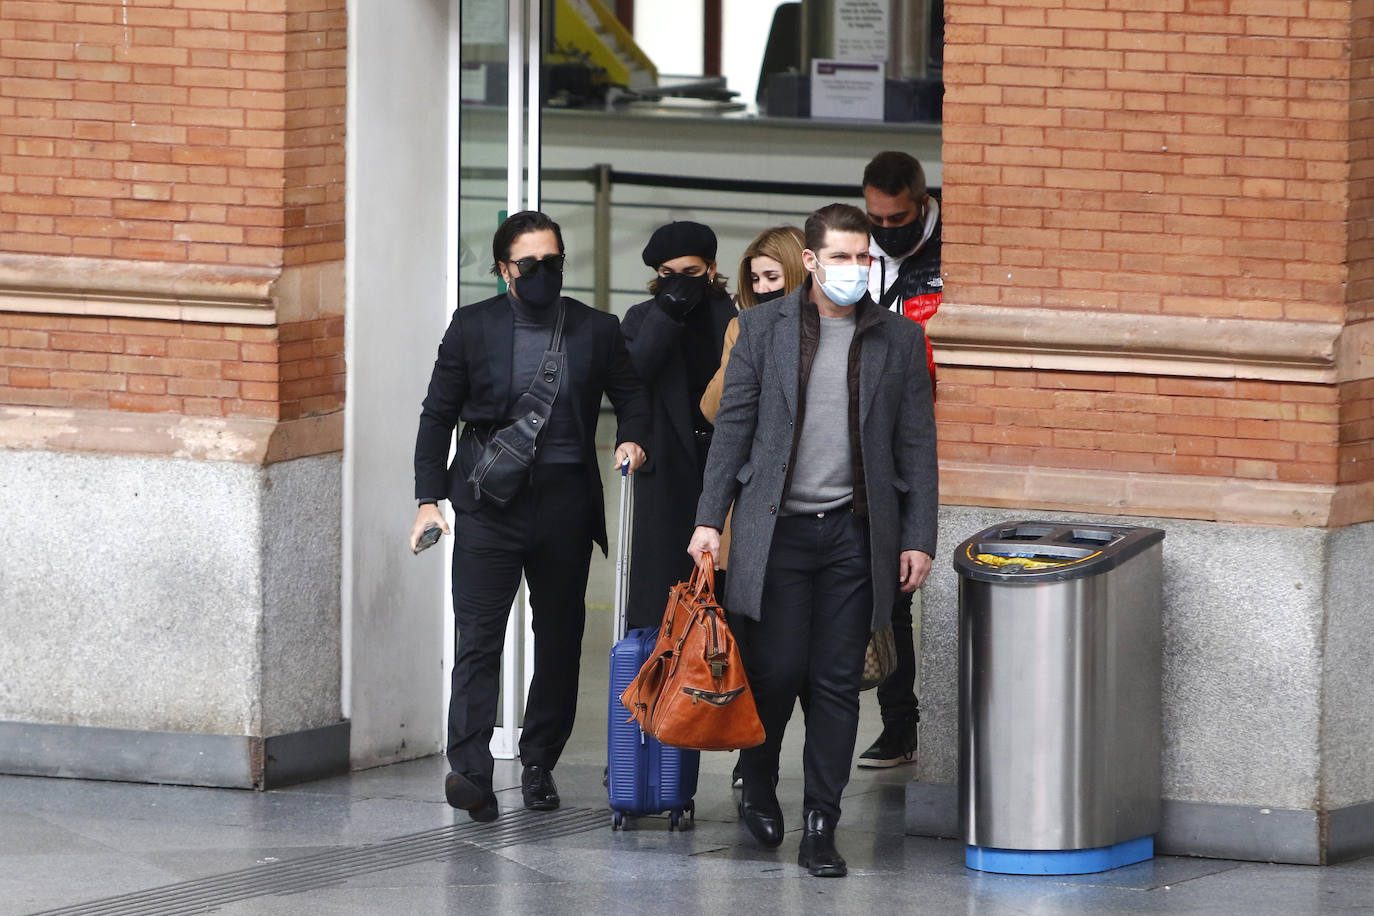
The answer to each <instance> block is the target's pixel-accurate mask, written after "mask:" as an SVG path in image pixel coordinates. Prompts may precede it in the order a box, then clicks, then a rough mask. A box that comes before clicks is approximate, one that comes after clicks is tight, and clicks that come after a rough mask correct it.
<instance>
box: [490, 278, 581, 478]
mask: <svg viewBox="0 0 1374 916" xmlns="http://www.w3.org/2000/svg"><path fill="white" fill-rule="evenodd" d="M506 299H507V300H508V301H509V302H510V306H511V310H512V311H513V312H514V313H515V335H514V341H513V347H514V349H513V352H512V354H511V384H510V392H511V406H512V407H513V406H514V405H515V402H516V401H517V400H519V398H520V395H522V394H524V393H525V392H526V391H528V390H529V387H530V382H532V381H533V380H534V374H535V373H536V372H538V371H539V364H540V360H541V359H542V358H543V356H544V353H545V351H547V350H548V348H549V344H550V343H551V342H552V341H553V323H554V319H556V318H557V317H558V306H557V305H556V304H555V305H551V306H549V307H548V308H542V309H539V308H532V307H530V306H528V305H526V304H525V303H523V302H521V301H520V300H519V299H517V298H515V297H514V296H512V295H510V294H509V293H507V294H506ZM565 364H566V363H565ZM570 384H571V380H570V379H569V377H568V375H567V374H565V375H564V376H563V381H562V382H561V383H560V384H559V386H558V397H557V398H555V399H554V402H553V414H552V415H551V416H550V417H549V425H548V427H547V428H546V429H545V430H544V434H543V435H542V436H541V437H540V439H539V448H538V450H537V451H536V452H535V457H534V463H535V464H536V465H542V464H581V463H582V448H581V446H580V445H579V444H578V437H577V419H576V417H575V416H574V415H573V406H572V405H573V397H572V392H571V391H569V390H568V386H569V385H570ZM511 419H514V418H513V417H512V418H511Z"/></svg>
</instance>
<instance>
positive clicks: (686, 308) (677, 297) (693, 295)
mask: <svg viewBox="0 0 1374 916" xmlns="http://www.w3.org/2000/svg"><path fill="white" fill-rule="evenodd" d="M709 282H710V281H709V280H708V279H707V277H706V274H698V275H697V276H695V277H689V276H687V275H686V274H669V275H668V276H666V277H659V278H658V292H657V293H656V294H655V298H656V299H657V300H658V304H659V305H660V306H661V307H662V308H663V310H664V311H665V312H667V313H668V314H669V315H671V316H672V317H673V318H676V319H678V320H679V321H681V320H682V319H683V318H685V317H686V316H687V314H688V313H689V312H691V311H692V309H694V308H696V307H697V306H698V305H700V304H701V300H702V299H705V298H706V285H707V283H709Z"/></svg>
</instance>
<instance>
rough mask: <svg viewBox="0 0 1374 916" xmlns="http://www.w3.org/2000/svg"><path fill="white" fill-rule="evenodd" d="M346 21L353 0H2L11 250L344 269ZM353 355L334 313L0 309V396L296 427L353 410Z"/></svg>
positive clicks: (2, 117) (334, 309)
mask: <svg viewBox="0 0 1374 916" xmlns="http://www.w3.org/2000/svg"><path fill="white" fill-rule="evenodd" d="M346 25H347V23H346V18H345V0H90V2H71V0H62V2H41V0H3V2H0V255H4V254H7V255H56V256H84V257H95V258H110V259H117V260H112V262H111V263H112V265H113V266H112V268H111V269H114V270H118V269H119V268H118V266H117V265H118V260H135V261H156V262H167V263H168V264H169V266H168V270H169V273H170V272H172V271H174V270H175V269H176V266H175V265H179V264H185V263H191V264H196V265H206V266H207V267H213V266H220V265H225V266H231V265H250V266H255V267H270V268H277V267H283V266H285V267H297V266H301V265H307V264H316V263H324V262H338V261H341V260H342V258H343V254H344V250H343V246H344V242H343V226H344V211H343V196H344V102H345V88H346V87H345V71H346V61H345V53H346ZM154 292H156V291H154ZM342 306H343V303H342V302H338V303H323V304H322V306H321V308H322V310H323V311H324V312H327V313H329V314H337V313H338V312H340V311H342ZM295 314H299V312H295ZM342 352H343V328H342V320H341V319H338V318H337V317H324V318H319V319H317V320H310V321H299V322H293V323H288V324H283V325H281V326H280V327H272V328H258V327H241V326H236V325H226V324H213V323H199V322H192V321H184V322H167V321H145V320H136V319H116V318H109V319H107V318H99V317H72V316H64V315H58V314H53V315H45V314H30V313H24V314H6V313H3V312H0V403H7V404H25V405H35V406H60V407H88V408H110V409H115V410H136V411H159V412H172V413H184V414H194V415H223V416H257V417H271V418H277V419H293V418H295V417H299V416H306V415H311V414H318V413H325V412H329V411H331V410H336V409H338V408H339V407H340V406H341V405H342V401H343V365H342Z"/></svg>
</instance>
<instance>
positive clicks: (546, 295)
mask: <svg viewBox="0 0 1374 916" xmlns="http://www.w3.org/2000/svg"><path fill="white" fill-rule="evenodd" d="M514 286H515V295H516V296H517V297H519V299H520V301H521V302H523V303H525V305H528V306H529V307H530V308H534V309H546V308H548V307H549V306H551V305H553V304H554V303H555V302H557V301H558V296H559V294H560V293H562V292H563V274H562V273H561V272H559V271H557V270H549V269H548V268H545V267H539V268H537V269H536V270H535V272H534V275H533V276H529V277H524V276H521V277H516V278H515V283H514Z"/></svg>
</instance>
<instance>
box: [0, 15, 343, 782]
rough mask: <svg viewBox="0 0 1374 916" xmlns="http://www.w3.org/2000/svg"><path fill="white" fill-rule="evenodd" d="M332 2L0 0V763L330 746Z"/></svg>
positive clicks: (335, 199) (182, 762)
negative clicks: (0, 521)
mask: <svg viewBox="0 0 1374 916" xmlns="http://www.w3.org/2000/svg"><path fill="white" fill-rule="evenodd" d="M345 27H346V22H345V15H344V3H343V0H277V2H275V3H250V2H248V0H238V2H231V0H215V2H208V0H207V2H206V3H204V4H198V3H196V2H193V0H192V2H186V3H178V4H176V5H175V6H169V5H167V4H156V5H153V4H146V3H138V2H115V0H106V2H90V3H82V4H74V3H39V2H14V3H5V4H4V5H3V6H0V518H4V519H5V520H6V522H5V524H4V525H3V526H0V669H3V670H4V671H5V676H4V678H3V679H0V771H4V772H11V773H32V774H43V775H71V776H90V777H97V778H112V779H141V780H149V781H156V782H164V781H165V782H180V783H192V784H201V785H226V786H245V787H248V786H255V787H259V788H261V787H265V786H268V785H272V784H280V783H283V782H288V781H292V780H295V779H300V778H307V777H309V776H313V775H319V774H321V773H325V772H332V771H337V770H340V769H343V768H346V767H347V765H348V723H347V722H346V721H344V720H343V716H342V711H341V700H340V664H341V662H340V652H341V649H340V643H341V624H340V587H339V583H340V564H341V547H340V533H339V527H340V499H341V481H340V458H341V450H342V444H343V397H344V361H343V336H344V334H343V314H344V283H343V276H344V272H343V256H344V248H343V225H344V224H343V219H344V213H343V191H344V185H343V179H344V172H343V170H344V156H343V153H344V137H343V125H344V77H345V62H344V54H345Z"/></svg>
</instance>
